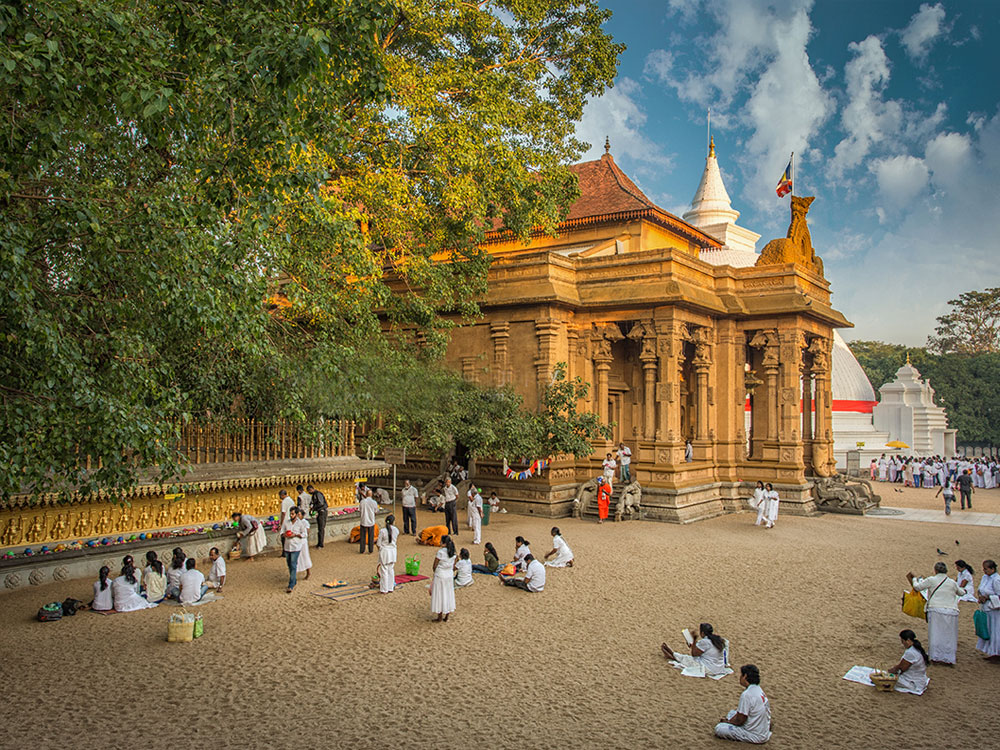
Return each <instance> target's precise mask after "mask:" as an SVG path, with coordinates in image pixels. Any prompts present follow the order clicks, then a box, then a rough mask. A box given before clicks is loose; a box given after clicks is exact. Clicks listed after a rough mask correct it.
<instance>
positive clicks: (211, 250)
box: [0, 0, 621, 496]
mask: <svg viewBox="0 0 1000 750" xmlns="http://www.w3.org/2000/svg"><path fill="white" fill-rule="evenodd" d="M607 18H608V13H607V12H606V11H603V10H600V9H599V8H598V7H597V6H596V4H595V3H594V2H593V1H592V0H582V1H579V2H570V1H568V0H497V1H496V2H479V3H473V2H459V1H458V0H394V1H393V0H328V1H326V2H323V1H319V2H310V1H307V0H301V1H296V0H274V1H273V2H258V1H255V0H242V1H241V2H238V3H235V2H234V3H223V2H218V3H202V2H189V1H186V0H174V1H173V2H158V1H155V0H128V1H126V0H78V1H76V2H74V1H73V0H47V1H44V2H42V1H40V2H26V3H20V4H8V5H4V6H0V40H2V47H0V102H2V108H3V113H4V117H3V127H2V128H0V207H2V211H3V224H2V226H0V300H2V302H0V341H2V344H0V347H2V348H0V398H2V403H0V414H2V417H0V493H2V494H3V496H7V495H9V494H10V493H12V492H16V491H18V490H20V489H25V488H26V489H29V490H31V491H33V492H42V491H49V490H66V489H69V488H75V487H77V486H78V487H80V488H81V489H82V490H83V491H85V492H86V491H94V490H97V489H115V488H122V487H128V486H130V485H131V484H132V483H133V482H134V481H135V479H136V474H137V472H138V471H141V470H146V469H150V468H152V467H158V468H159V472H160V476H161V478H163V479H166V478H168V477H171V476H174V475H175V473H176V471H177V470H178V468H179V464H178V457H177V455H176V454H175V452H174V449H173V443H174V437H175V436H174V428H173V426H172V425H171V423H170V421H169V420H170V419H171V418H182V419H189V418H191V417H192V415H193V416H194V417H198V418H208V419H213V420H220V419H228V418H235V417H253V418H256V419H263V420H267V419H274V418H284V419H289V420H293V421H296V422H299V423H300V424H302V425H309V424H315V423H316V420H317V419H319V418H320V417H324V416H331V417H333V416H340V415H339V414H337V413H331V412H330V411H328V409H329V405H330V404H331V403H337V402H340V403H343V402H345V401H348V402H350V403H353V404H355V405H356V406H357V409H356V411H361V410H362V407H366V408H370V409H375V408H378V406H379V403H378V400H379V399H378V394H370V393H363V392H358V391H355V390H352V389H354V388H361V387H362V386H363V385H364V383H365V382H366V381H365V379H364V378H362V377H356V376H357V373H356V372H354V373H353V374H352V371H351V370H352V366H355V365H354V364H353V363H355V362H356V361H360V359H355V357H354V353H355V352H358V351H362V350H363V351H366V352H369V353H371V352H376V353H377V352H379V351H383V350H384V348H387V347H390V346H391V347H393V349H394V350H395V351H398V350H399V349H400V348H401V347H402V346H403V344H401V343H400V342H402V341H404V340H406V337H403V336H396V337H394V338H393V339H392V341H387V340H386V338H385V337H384V336H383V334H382V329H383V324H388V326H389V329H390V335H391V334H392V333H393V330H407V331H410V330H413V329H420V330H422V331H424V332H425V334H426V337H427V340H428V341H429V342H430V343H431V345H432V349H433V346H434V345H437V346H438V347H440V343H441V341H442V336H441V334H442V332H444V331H446V328H447V326H446V325H445V324H444V320H445V317H446V316H455V315H465V316H468V315H474V314H475V313H476V310H477V308H476V305H475V300H476V299H477V298H479V297H480V296H481V295H482V294H483V292H484V289H485V278H486V270H487V267H488V257H487V256H486V255H485V254H484V252H483V251H482V250H481V249H480V248H479V247H478V246H477V242H478V241H479V240H480V239H481V238H482V236H483V233H484V232H485V231H486V230H488V229H492V228H493V227H494V226H496V225H497V223H498V222H500V223H503V224H505V225H506V227H508V228H509V229H510V230H512V231H513V232H514V233H516V234H520V235H524V234H525V233H526V232H527V231H528V229H529V228H530V227H532V226H542V227H545V228H548V229H551V228H553V227H554V226H555V225H556V224H557V223H558V221H559V220H560V218H561V217H562V216H563V215H564V214H565V211H566V210H567V208H568V206H569V205H570V204H571V202H572V200H573V199H574V198H575V195H576V185H575V183H574V180H573V178H572V176H571V175H570V174H569V172H568V171H567V170H566V169H565V166H564V165H565V164H567V163H569V162H571V161H573V160H574V159H575V158H576V157H577V156H578V154H579V152H580V150H581V147H582V144H580V143H579V142H577V141H576V140H575V139H574V137H573V124H572V123H573V121H574V120H576V119H578V118H579V117H580V115H581V112H582V107H583V104H584V103H585V101H586V99H587V97H589V96H593V95H599V94H600V93H601V92H602V91H603V90H604V89H605V88H606V87H607V86H609V85H610V84H611V82H612V80H613V77H614V74H615V69H616V64H617V55H618V54H619V52H620V50H621V48H620V46H618V45H616V44H614V43H613V42H612V40H611V39H610V38H609V37H608V36H607V35H606V34H605V33H604V32H603V31H602V29H601V26H602V24H603V23H604V21H605V20H606V19H607ZM390 275H391V276H392V277H393V278H395V279H397V280H398V284H397V285H394V286H393V287H390V285H389V283H388V281H387V279H388V277H389V276H390ZM380 316H381V317H380ZM338 389H339V390H340V391H341V393H340V394H339V395H340V397H339V398H332V399H331V398H330V392H331V391H337V390H338ZM84 455H92V456H101V457H103V460H104V466H103V468H102V469H100V470H99V471H92V472H89V473H87V472H82V471H80V470H79V468H78V467H79V464H80V457H81V456H84Z"/></svg>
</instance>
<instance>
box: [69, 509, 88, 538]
mask: <svg viewBox="0 0 1000 750" xmlns="http://www.w3.org/2000/svg"><path fill="white" fill-rule="evenodd" d="M90 523H91V521H90V510H89V509H88V510H85V511H81V513H80V515H79V516H78V517H77V519H76V525H75V526H74V527H73V535H74V536H87V535H88V534H90Z"/></svg>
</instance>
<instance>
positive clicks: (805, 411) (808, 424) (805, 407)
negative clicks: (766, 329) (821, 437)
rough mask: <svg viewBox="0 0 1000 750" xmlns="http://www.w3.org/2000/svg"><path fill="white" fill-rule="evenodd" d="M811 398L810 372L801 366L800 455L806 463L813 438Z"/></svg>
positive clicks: (808, 459)
mask: <svg viewBox="0 0 1000 750" xmlns="http://www.w3.org/2000/svg"><path fill="white" fill-rule="evenodd" d="M812 411H813V398H812V372H811V371H810V369H809V368H808V367H803V368H802V455H803V457H804V459H805V462H806V464H807V465H808V464H809V463H810V459H811V456H812V438H813V418H812Z"/></svg>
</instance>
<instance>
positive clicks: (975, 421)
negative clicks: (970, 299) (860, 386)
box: [850, 341, 1000, 445]
mask: <svg viewBox="0 0 1000 750" xmlns="http://www.w3.org/2000/svg"><path fill="white" fill-rule="evenodd" d="M850 347H851V351H853V352H854V356H855V357H857V359H858V362H860V363H861V367H862V368H864V371H865V374H866V375H868V379H869V380H870V381H871V384H872V386H873V387H874V388H875V397H876V398H877V399H879V400H880V401H881V400H882V397H881V394H879V392H878V389H879V387H880V386H882V385H884V384H885V383H889V382H891V381H893V380H894V379H895V377H896V371H897V370H898V369H899V368H900V367H902V366H903V365H904V364H905V363H906V356H907V355H909V356H910V363H911V364H912V365H913V366H914V367H916V368H917V370H918V371H919V372H920V375H921V377H922V378H923V379H924V380H925V381H930V384H931V387H933V388H934V390H935V393H936V399H935V401H936V403H937V404H938V405H940V406H943V407H944V408H945V409H946V410H947V411H948V423H949V426H950V427H953V428H955V429H957V430H958V441H959V443H964V444H969V443H982V444H986V445H1000V354H997V353H993V352H991V353H982V354H958V353H949V354H935V353H933V352H931V351H928V349H926V348H923V347H907V346H903V345H902V344H887V343H885V342H882V341H852V342H851V344H850Z"/></svg>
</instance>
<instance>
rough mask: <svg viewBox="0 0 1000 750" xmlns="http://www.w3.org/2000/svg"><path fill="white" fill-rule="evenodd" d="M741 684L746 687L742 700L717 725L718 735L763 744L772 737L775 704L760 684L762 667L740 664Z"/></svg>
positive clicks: (716, 731) (726, 738)
mask: <svg viewBox="0 0 1000 750" xmlns="http://www.w3.org/2000/svg"><path fill="white" fill-rule="evenodd" d="M740 685H742V686H743V687H744V690H743V693H742V695H740V702H739V704H737V706H736V710H735V711H730V712H729V713H728V714H726V718H724V719H722V720H720V721H719V723H718V724H716V725H715V736H716V737H719V738H721V739H724V740H733V741H735V742H750V743H752V744H754V745H763V744H764V743H765V742H767V741H768V740H770V739H771V704H770V702H769V701H768V700H767V696H766V695H765V694H764V691H763V690H762V689H761V687H760V670H759V669H757V667H756V666H755V665H754V664H744V665H743V666H742V667H740Z"/></svg>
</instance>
